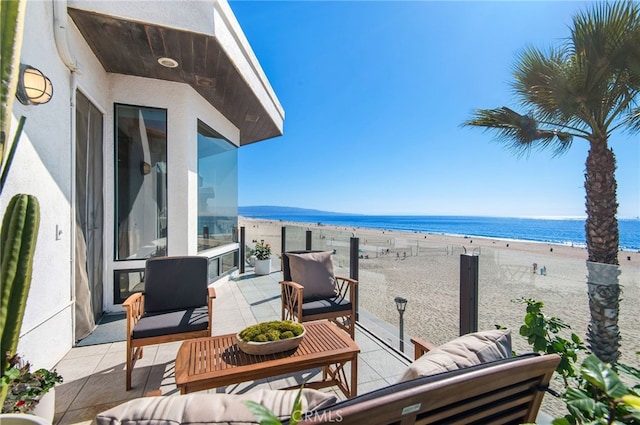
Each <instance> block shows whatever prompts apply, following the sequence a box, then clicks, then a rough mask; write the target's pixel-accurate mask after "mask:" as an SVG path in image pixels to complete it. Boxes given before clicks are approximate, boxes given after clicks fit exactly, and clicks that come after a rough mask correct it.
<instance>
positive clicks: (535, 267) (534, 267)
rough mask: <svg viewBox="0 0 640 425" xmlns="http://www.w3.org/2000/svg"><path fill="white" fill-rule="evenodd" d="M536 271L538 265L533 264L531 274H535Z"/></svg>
mask: <svg viewBox="0 0 640 425" xmlns="http://www.w3.org/2000/svg"><path fill="white" fill-rule="evenodd" d="M537 271H538V263H533V274H536V272H537Z"/></svg>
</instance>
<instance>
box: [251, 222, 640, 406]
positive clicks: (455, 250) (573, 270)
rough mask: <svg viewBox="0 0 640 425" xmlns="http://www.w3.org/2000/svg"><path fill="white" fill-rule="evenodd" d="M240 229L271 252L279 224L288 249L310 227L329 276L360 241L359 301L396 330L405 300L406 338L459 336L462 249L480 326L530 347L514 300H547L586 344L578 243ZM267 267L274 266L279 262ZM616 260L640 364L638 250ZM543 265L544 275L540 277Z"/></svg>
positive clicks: (268, 225) (624, 346)
mask: <svg viewBox="0 0 640 425" xmlns="http://www.w3.org/2000/svg"><path fill="white" fill-rule="evenodd" d="M239 225H240V226H244V227H245V232H246V233H245V234H246V241H247V244H248V245H250V246H251V244H252V241H255V240H264V241H265V242H268V243H270V244H271V245H272V248H273V251H272V252H273V253H274V255H273V257H274V258H275V257H278V253H280V252H282V250H281V246H280V241H281V229H282V227H283V226H285V228H286V235H287V237H286V244H287V246H286V250H288V251H289V250H295V249H304V247H305V234H306V231H311V234H312V247H313V249H321V250H334V252H335V254H336V255H334V257H333V258H334V265H335V266H336V275H348V273H349V268H348V267H349V260H348V255H349V239H350V238H351V237H357V238H359V246H360V258H361V259H360V261H359V279H358V280H359V285H358V287H359V307H360V308H361V309H362V308H364V309H366V310H367V311H368V312H370V313H372V314H374V315H375V316H377V317H379V318H382V319H383V320H384V321H386V322H387V323H390V324H392V325H394V326H398V322H399V315H398V312H397V310H396V307H395V303H394V301H393V300H394V298H395V297H396V296H403V297H405V298H407V300H408V303H407V307H406V312H405V314H404V329H405V339H406V340H408V338H409V337H411V336H417V337H421V338H423V339H426V340H428V341H430V342H432V343H434V344H442V343H445V342H447V341H449V340H451V339H453V338H455V337H457V336H458V335H459V306H460V299H459V298H460V290H459V283H460V255H461V254H463V253H467V254H473V255H478V256H479V267H478V268H479V272H478V275H479V278H478V280H479V289H478V329H479V330H484V329H494V328H495V325H500V326H504V327H506V328H509V329H511V330H512V342H513V349H514V350H515V351H516V352H520V353H524V352H530V351H531V349H530V346H529V345H528V344H527V342H526V340H525V339H524V338H523V337H521V336H520V335H519V334H518V330H519V328H520V326H521V325H522V323H523V318H524V316H525V306H524V305H523V304H520V303H517V302H514V300H516V299H519V298H531V299H535V300H537V301H542V302H544V309H543V311H544V312H545V313H546V314H547V316H555V317H558V318H560V319H562V320H563V321H564V322H565V323H567V324H568V325H570V326H571V330H569V331H566V332H564V333H561V336H562V337H565V338H570V334H571V332H574V333H576V334H577V335H578V336H579V337H580V338H581V339H582V340H583V341H586V332H587V326H588V323H589V319H590V317H589V305H588V298H587V284H586V265H585V262H586V259H587V251H586V249H585V248H578V247H571V246H566V245H557V244H548V243H536V242H527V241H518V240H500V239H491V238H481V237H471V236H468V237H460V236H449V235H443V234H427V233H417V232H400V231H391V230H377V229H366V228H355V227H343V226H328V225H322V224H308V223H291V222H283V221H278V220H259V219H249V218H244V217H240V219H239ZM272 263H273V267H279V262H278V261H272ZM534 263H536V265H537V267H536V270H535V273H534V268H533V264H534ZM619 263H620V271H621V274H620V277H619V279H620V280H619V282H620V284H621V286H622V291H623V292H622V297H621V302H620V317H619V328H620V334H621V337H622V340H621V348H620V351H621V353H622V356H621V362H622V363H626V364H629V365H634V366H636V367H638V366H639V365H640V361H639V356H638V355H636V354H635V353H636V352H637V351H640V327H638V317H640V302H639V301H640V253H639V252H635V251H634V252H630V251H621V252H620V254H619ZM542 268H544V270H545V271H546V273H544V274H541V271H540V270H541V269H542ZM409 349H411V347H409ZM581 357H582V356H581ZM555 385H556V386H559V383H557V382H556V383H555ZM557 389H559V388H557ZM543 410H545V411H546V412H547V413H550V414H552V415H553V416H555V417H558V416H562V415H564V414H565V413H566V412H565V408H564V404H563V403H562V402H561V401H560V400H557V399H554V398H553V397H546V398H545V400H544V404H543Z"/></svg>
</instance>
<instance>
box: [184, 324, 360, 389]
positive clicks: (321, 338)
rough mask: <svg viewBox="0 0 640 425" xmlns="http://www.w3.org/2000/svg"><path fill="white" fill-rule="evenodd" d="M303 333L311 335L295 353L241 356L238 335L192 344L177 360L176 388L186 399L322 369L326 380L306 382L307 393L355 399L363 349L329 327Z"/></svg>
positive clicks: (318, 326) (313, 326) (314, 327)
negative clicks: (330, 391) (325, 391)
mask: <svg viewBox="0 0 640 425" xmlns="http://www.w3.org/2000/svg"><path fill="white" fill-rule="evenodd" d="M304 327H305V329H306V331H307V332H306V335H305V337H304V338H303V339H302V342H301V343H300V345H299V346H298V348H297V349H296V350H295V351H293V350H289V351H286V352H284V353H276V354H269V355H259V356H258V355H250V354H245V353H244V352H242V351H240V348H239V347H238V345H237V344H236V336H235V334H229V335H219V336H213V337H208V338H197V339H191V340H187V341H185V342H183V343H182V345H181V346H180V349H179V350H178V356H177V358H176V385H177V387H178V388H180V393H181V394H187V393H190V392H194V391H201V390H206V389H210V388H218V387H224V386H227V385H232V384H238V383H240V382H246V381H254V380H256V379H263V378H270V377H273V376H277V375H284V374H288V373H294V372H300V371H303V370H308V369H314V368H316V367H322V380H321V381H319V382H307V383H306V384H305V387H310V388H324V387H329V386H337V387H338V388H340V390H342V392H343V393H344V395H345V396H346V397H347V398H351V397H355V396H356V395H357V391H358V390H357V387H358V385H357V383H358V353H359V352H360V348H359V347H358V346H357V345H356V343H355V342H354V341H353V340H352V339H351V338H350V337H349V335H348V334H347V333H346V332H344V331H342V330H341V329H339V328H338V327H337V326H335V325H333V324H332V323H330V322H328V321H318V322H305V323H304ZM348 362H351V376H350V377H349V379H347V373H346V371H345V366H346V364H347V363H348Z"/></svg>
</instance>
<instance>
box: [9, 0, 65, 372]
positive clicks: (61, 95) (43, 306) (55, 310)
mask: <svg viewBox="0 0 640 425" xmlns="http://www.w3.org/2000/svg"><path fill="white" fill-rule="evenodd" d="M26 16H27V19H26V21H25V28H24V41H23V47H22V55H21V62H23V63H25V64H29V65H31V66H33V67H35V68H38V69H40V70H41V71H42V72H43V73H44V74H45V75H46V76H47V77H49V79H50V80H51V81H52V84H53V87H54V88H53V90H54V94H53V98H52V100H51V101H50V102H49V103H47V104H45V105H39V106H24V105H22V104H20V103H19V102H17V101H16V102H15V103H14V109H13V113H14V116H15V117H20V116H22V115H24V116H25V117H26V118H27V121H26V124H25V129H24V133H23V135H22V138H21V140H20V144H19V146H18V149H17V151H16V157H15V159H14V162H13V165H12V167H11V172H10V174H9V178H8V180H7V186H6V187H5V191H4V192H3V194H2V197H1V198H0V202H1V203H2V205H1V207H0V208H1V209H2V210H4V207H5V206H6V203H7V202H8V201H9V199H10V198H11V196H12V195H13V194H15V193H21V192H22V193H29V194H33V195H35V196H36V197H37V198H38V200H39V202H40V212H41V221H40V229H39V232H38V241H37V245H36V256H35V260H34V265H33V277H32V284H31V290H30V292H29V297H28V299H27V306H26V311H25V316H24V320H23V325H22V332H21V337H20V344H19V346H18V351H19V352H20V353H22V354H23V355H24V357H25V358H26V359H27V360H29V361H30V362H31V363H32V364H33V365H34V366H36V367H39V366H43V367H51V366H53V364H55V362H57V361H58V360H59V359H60V358H62V356H64V354H65V353H66V352H67V351H68V350H69V348H70V347H71V314H72V312H71V311H72V304H71V287H70V282H71V279H70V276H71V275H70V270H71V255H70V253H71V245H70V234H71V231H70V228H69V224H70V209H69V205H70V199H71V193H70V192H71V185H70V181H71V174H70V169H71V162H70V146H69V134H70V132H69V131H70V130H69V129H70V114H69V111H70V109H69V100H68V99H69V93H70V91H69V89H68V82H69V73H68V72H67V70H66V67H65V66H64V65H63V64H62V63H60V61H59V60H58V58H57V51H56V47H55V44H54V42H53V31H52V25H51V22H52V16H53V11H52V7H51V3H50V2H27V8H26ZM56 226H57V228H58V230H60V231H61V232H62V234H61V235H60V237H56Z"/></svg>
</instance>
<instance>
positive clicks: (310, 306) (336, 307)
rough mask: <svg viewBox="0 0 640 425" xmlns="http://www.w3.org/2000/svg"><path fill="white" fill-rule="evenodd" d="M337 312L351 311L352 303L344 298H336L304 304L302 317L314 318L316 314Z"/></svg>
mask: <svg viewBox="0 0 640 425" xmlns="http://www.w3.org/2000/svg"><path fill="white" fill-rule="evenodd" d="M337 311H351V302H349V301H348V300H345V299H344V298H339V297H336V298H330V299H320V300H312V301H307V302H304V303H302V316H313V315H315V314H322V313H329V312H337Z"/></svg>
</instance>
